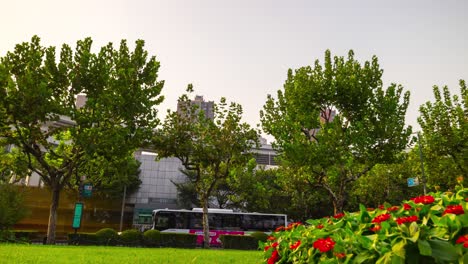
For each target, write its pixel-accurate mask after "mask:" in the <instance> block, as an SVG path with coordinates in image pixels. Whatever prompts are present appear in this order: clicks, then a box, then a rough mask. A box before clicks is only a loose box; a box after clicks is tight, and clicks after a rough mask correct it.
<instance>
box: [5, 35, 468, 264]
mask: <svg viewBox="0 0 468 264" xmlns="http://www.w3.org/2000/svg"><path fill="white" fill-rule="evenodd" d="M43 43H49V42H48V41H45V42H41V39H40V37H39V36H33V37H32V38H31V40H30V42H23V43H20V44H17V45H16V46H15V47H14V49H12V50H11V51H10V52H6V55H4V56H2V57H0V242H2V243H0V263H111V264H112V263H145V264H146V263H184V264H185V263H268V264H274V263H330V264H331V263H359V264H361V263H363V264H371V263H395V264H405V263H430V264H432V263H459V264H461V263H468V214H467V213H466V212H467V211H468V207H467V199H468V190H467V188H466V187H465V186H468V185H467V184H468V89H467V86H466V82H465V81H464V80H458V85H455V86H457V88H453V87H451V88H449V87H447V86H440V87H439V86H436V85H435V86H433V87H432V88H431V87H430V86H429V87H426V88H428V91H429V92H427V90H426V91H425V92H426V93H429V94H431V95H432V97H431V98H430V99H429V100H427V101H426V100H425V102H422V101H421V102H419V105H417V106H416V107H417V110H416V111H415V112H418V117H417V126H414V125H410V124H409V123H408V122H407V120H406V118H407V115H408V111H407V110H408V109H410V102H411V101H410V96H413V94H410V91H409V90H408V89H407V88H405V87H404V86H403V85H401V84H398V83H396V82H393V81H394V80H390V81H391V82H390V83H388V84H384V80H385V82H387V80H386V79H385V78H387V77H385V78H384V76H383V73H384V70H383V69H382V68H381V66H380V64H379V59H378V57H377V56H375V55H374V56H371V57H369V58H368V59H367V60H366V59H362V57H361V56H367V55H366V53H359V56H358V55H357V53H356V54H355V52H354V51H353V50H349V51H348V52H347V53H346V54H338V55H335V54H332V52H331V51H330V50H325V51H324V56H323V58H321V59H317V60H315V61H310V66H303V67H298V68H295V69H292V68H291V69H288V70H284V72H283V74H284V76H283V80H284V83H283V84H282V83H277V84H276V85H277V87H278V88H279V90H277V91H276V93H274V94H266V93H265V94H264V98H260V99H258V98H255V101H254V102H253V103H251V104H259V105H262V107H261V109H258V112H257V113H258V116H257V117H258V120H259V123H258V124H249V123H247V122H245V121H243V118H244V116H243V115H244V108H243V106H242V105H241V104H239V103H236V102H231V101H230V100H231V99H232V97H234V96H233V95H232V94H231V95H230V96H229V97H231V98H229V97H223V96H221V97H220V99H219V101H216V102H214V101H212V102H211V103H212V104H211V105H212V107H211V108H210V109H201V107H200V104H197V102H195V100H192V99H191V98H192V97H193V95H194V93H195V88H194V86H193V85H192V84H187V85H186V87H187V88H186V90H185V92H181V93H179V94H178V95H177V96H178V99H174V100H173V102H170V103H171V104H174V105H175V104H176V103H177V110H167V111H166V116H165V117H163V116H161V115H160V113H158V111H161V110H162V109H163V108H162V105H161V104H162V103H163V101H164V100H165V92H166V90H163V88H164V89H166V87H165V80H161V76H160V74H159V73H160V67H162V66H161V64H160V62H159V61H157V60H156V56H153V55H150V51H148V50H147V49H146V48H145V41H143V40H137V41H135V42H134V43H131V44H130V43H127V41H126V40H122V41H121V42H120V43H119V44H118V45H114V44H113V43H109V44H107V45H104V46H102V47H100V48H99V47H95V44H93V40H92V38H90V37H88V38H84V39H82V40H79V41H77V42H76V47H72V46H70V45H68V44H63V45H62V46H61V47H58V48H57V47H55V46H44V44H43ZM2 52H3V51H2ZM292 65H296V64H292ZM240 68H243V67H240ZM178 76H179V75H178ZM390 77H392V76H390ZM236 78H239V79H242V78H243V76H240V77H236ZM392 78H393V77H392ZM402 78H403V77H402ZM247 79H248V78H247ZM400 81H401V82H403V83H404V82H405V81H406V80H404V79H403V80H400ZM446 81H448V80H437V83H439V82H440V83H444V82H446ZM451 81H453V80H451ZM184 85H185V84H184ZM197 89H200V88H198V87H197ZM236 92H237V90H236ZM226 94H227V95H229V94H228V92H227V91H226ZM78 99H83V100H82V101H81V102H79V101H80V100H78ZM262 135H266V136H269V137H271V138H273V142H272V143H271V145H269V147H270V150H271V153H274V157H270V156H269V155H270V154H268V155H266V154H262V153H261V151H262V146H263V145H267V144H266V143H265V144H263V143H262V142H266V141H265V140H263V138H262ZM143 151H145V152H151V154H152V156H151V159H152V161H154V162H156V161H157V162H160V161H161V160H162V159H173V160H176V161H177V166H179V167H177V173H180V174H176V173H174V174H170V175H172V176H170V177H178V176H181V177H180V179H182V178H183V180H180V181H172V178H170V179H169V178H167V179H166V180H168V181H169V180H170V182H171V184H170V185H165V184H160V183H161V182H160V181H159V180H160V178H162V177H161V173H160V172H161V171H164V172H166V171H165V170H166V167H164V166H161V167H164V168H162V169H161V170H156V169H155V168H154V167H152V169H154V170H152V174H145V173H143V174H142V175H140V173H141V171H142V170H143V169H145V168H144V167H145V166H140V165H141V164H142V162H141V161H140V160H138V159H137V156H138V155H139V154H137V153H142V152H143ZM153 154H154V155H153ZM262 155H263V156H262ZM153 157H154V159H153ZM262 157H263V158H267V159H268V160H269V162H270V163H268V164H269V165H265V164H261V163H260V161H261V158H262ZM149 167H151V166H149ZM146 169H148V170H149V168H148V166H147V168H146ZM145 172H147V171H145ZM153 172H154V173H153ZM167 175H169V173H168V174H167ZM33 176H34V177H36V179H37V184H36V185H35V186H33V187H31V186H28V184H27V183H26V182H27V181H29V180H30V179H31V178H33ZM158 177H160V178H158ZM168 177H169V176H168ZM143 179H145V180H150V182H153V183H154V185H157V187H161V190H162V191H161V192H162V193H165V194H168V196H169V194H170V195H172V194H174V195H173V196H171V197H172V198H174V199H172V198H171V199H166V198H167V197H157V196H156V190H152V189H154V188H153V187H150V186H148V185H147V186H145V185H144V184H143ZM28 188H36V191H31V190H27V191H26V189H28ZM171 188H172V189H171ZM37 189H40V190H42V191H44V190H45V191H46V192H47V195H45V194H44V193H43V194H44V195H41V196H40V195H37V194H38V193H39V192H37ZM156 189H157V188H156ZM169 189H171V190H172V191H173V192H172V193H169V191H170V190H169ZM23 190H24V191H23ZM140 190H142V193H143V190H144V193H145V195H146V194H148V196H145V197H144V198H142V197H139V198H138V197H136V196H133V197H132V195H134V194H135V193H138V191H140ZM166 191H167V193H166ZM27 193H30V194H31V195H30V196H29V197H26V194H27ZM91 193H92V196H93V198H90V197H89V196H91ZM151 193H152V194H151ZM150 194H151V195H153V196H151V197H150V196H149V195H150ZM176 196H177V199H176V198H175V197H176ZM26 198H27V199H26ZM86 199H88V200H86ZM91 199H94V201H92V200H91ZM169 200H171V202H173V203H172V204H171V205H174V206H173V207H174V208H175V207H177V208H197V209H200V210H199V212H200V215H201V217H200V218H199V222H197V223H196V224H197V225H193V226H194V228H189V227H187V226H189V225H188V224H190V223H191V222H192V223H195V222H196V221H195V220H197V219H196V218H195V217H192V218H188V217H187V218H183V215H182V214H178V215H176V214H172V216H174V217H172V216H171V217H169V216H168V215H166V216H164V214H163V215H162V216H161V215H158V214H157V213H158V211H159V210H154V209H161V208H164V207H159V208H153V206H154V205H155V204H157V205H158V206H161V204H162V205H167V204H169ZM77 201H79V202H78V203H77ZM106 201H112V202H110V203H104V202H106ZM138 201H139V202H138ZM138 203H140V205H141V206H142V207H141V208H140V209H145V210H148V211H147V212H144V214H143V211H142V214H141V215H138V216H136V214H135V215H134V214H133V213H134V212H138V210H136V209H138V208H137V207H136V205H137V204H138ZM215 207H216V208H215ZM70 208H74V209H75V210H73V211H72V209H70ZM208 208H210V209H216V210H219V211H228V210H230V212H231V213H230V215H231V216H232V215H234V214H235V213H239V212H242V213H245V212H248V213H246V214H250V212H260V213H263V214H264V215H265V214H267V213H271V214H281V215H283V216H284V217H283V219H284V221H283V223H284V226H278V224H276V223H278V222H274V223H273V221H269V220H268V219H266V218H262V219H260V218H253V217H252V216H249V217H250V218H248V219H249V225H243V224H241V221H240V220H239V221H237V220H236V219H240V218H234V217H232V218H230V219H231V220H226V221H225V220H219V219H221V218H215V217H214V210H212V211H211V215H210V211H209V209H208ZM134 209H135V210H134ZM169 209H171V208H168V210H169ZM125 210H128V211H130V212H131V213H130V214H127V217H128V215H130V217H129V218H130V219H129V221H128V223H127V224H126V225H124V224H123V222H124V220H123V219H124V213H125ZM171 210H172V209H171ZM184 211H189V210H184ZM120 213H121V214H120ZM226 214H228V213H226ZM252 214H255V213H252ZM60 215H66V217H61V218H60ZM90 215H92V216H93V217H94V218H93V219H92V220H91V219H90ZM143 215H145V216H144V217H143ZM135 216H136V217H135ZM140 216H141V218H144V219H142V221H143V220H144V221H146V222H144V225H143V224H141V225H139V223H138V222H137V221H140V219H139V217H140ZM286 216H287V218H288V221H289V222H287V221H286ZM25 218H30V219H33V220H34V221H35V222H32V221H31V222H30V224H29V226H26V225H23V226H19V224H21V220H22V219H25ZM44 219H48V220H44ZM116 219H117V220H116ZM180 219H186V220H187V221H186V224H187V225H186V227H183V226H177V225H176V222H177V221H176V220H180ZM246 219H247V217H246ZM258 219H260V220H258ZM119 220H120V225H119ZM72 221H73V222H72ZM197 221H198V220H197ZM267 222H268V223H267ZM72 223H73V224H72ZM213 223H215V224H217V225H214V224H213ZM253 223H254V224H260V225H258V226H256V225H253ZM267 224H268V228H269V229H266V226H267ZM273 225H275V227H276V231H273V230H272V228H274V227H273ZM195 226H196V227H195ZM216 226H217V227H220V229H219V230H221V231H226V232H227V231H236V232H239V233H240V232H242V234H244V232H245V234H244V236H238V235H226V236H225V237H222V238H221V237H220V242H219V244H217V245H216V246H218V248H215V249H209V248H210V243H211V240H210V231H213V232H212V233H215V231H217V230H215V229H214V228H213V227H216ZM247 227H249V228H247ZM250 227H252V228H250ZM85 228H88V229H89V230H88V229H85ZM260 228H264V229H260ZM22 229H23V230H22ZM26 229H27V230H26ZM72 229H74V230H72ZM148 229H151V230H148ZM154 229H158V230H154ZM97 230H99V231H97ZM117 230H120V231H122V232H117ZM219 230H218V231H219ZM73 231H75V232H74V233H72V232H73ZM88 231H89V232H88ZM94 231H97V232H96V233H93V232H94ZM270 231H271V232H270ZM184 232H185V233H184ZM189 232H191V234H190V233H189ZM196 233H197V234H199V235H200V241H198V242H197V243H198V244H196V239H197V238H196ZM259 233H261V234H260V235H259ZM33 236H34V237H33ZM201 236H203V239H201ZM202 240H203V242H201V241H202ZM247 241H250V242H249V243H252V244H250V245H253V246H249V247H250V248H249V249H250V250H233V249H234V248H235V249H245V247H243V246H245V245H246V244H247ZM216 242H217V241H216ZM39 244H44V245H39ZM59 244H67V245H59ZM175 248H177V249H175ZM189 248H190V249H189ZM202 248H203V249H202Z"/></svg>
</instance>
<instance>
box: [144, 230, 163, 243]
mask: <svg viewBox="0 0 468 264" xmlns="http://www.w3.org/2000/svg"><path fill="white" fill-rule="evenodd" d="M143 239H144V241H145V244H146V245H148V246H159V244H160V241H161V233H160V232H159V230H152V229H150V230H146V231H145V232H144V233H143Z"/></svg>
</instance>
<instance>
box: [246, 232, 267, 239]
mask: <svg viewBox="0 0 468 264" xmlns="http://www.w3.org/2000/svg"><path fill="white" fill-rule="evenodd" d="M250 236H253V237H255V238H256V239H257V240H258V241H262V242H266V241H267V239H268V235H267V234H265V233H263V232H260V231H257V232H253V233H252V234H250Z"/></svg>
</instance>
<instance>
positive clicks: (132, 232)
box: [120, 229, 142, 245]
mask: <svg viewBox="0 0 468 264" xmlns="http://www.w3.org/2000/svg"><path fill="white" fill-rule="evenodd" d="M141 237H142V234H141V232H140V231H138V230H136V229H129V230H125V231H123V232H122V234H120V241H121V242H122V243H123V244H125V245H140V242H141Z"/></svg>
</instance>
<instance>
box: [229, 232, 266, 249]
mask: <svg viewBox="0 0 468 264" xmlns="http://www.w3.org/2000/svg"><path fill="white" fill-rule="evenodd" d="M220 239H221V243H222V244H223V248H225V249H242V250H256V249H258V239H257V238H256V237H253V236H249V235H246V236H243V235H221V236H220Z"/></svg>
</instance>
